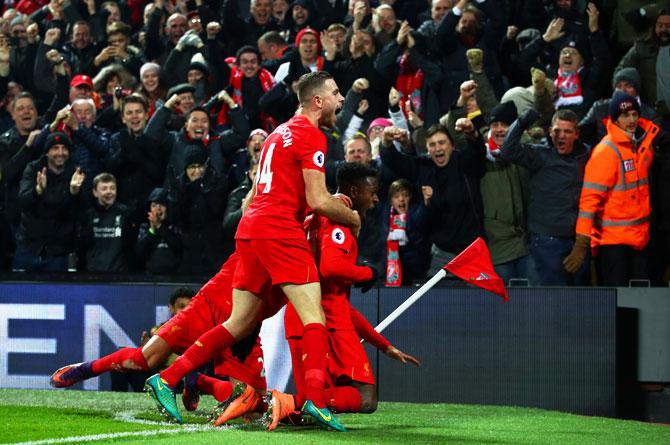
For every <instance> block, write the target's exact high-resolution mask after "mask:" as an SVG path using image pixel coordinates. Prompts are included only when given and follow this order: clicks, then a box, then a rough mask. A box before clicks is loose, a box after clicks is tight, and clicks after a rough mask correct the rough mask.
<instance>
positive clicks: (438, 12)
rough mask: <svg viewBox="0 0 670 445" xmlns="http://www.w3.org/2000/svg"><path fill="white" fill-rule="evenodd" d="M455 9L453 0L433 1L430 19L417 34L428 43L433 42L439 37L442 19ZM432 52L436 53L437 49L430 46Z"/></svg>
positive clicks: (422, 24) (421, 26) (420, 27)
mask: <svg viewBox="0 0 670 445" xmlns="http://www.w3.org/2000/svg"><path fill="white" fill-rule="evenodd" d="M452 7H453V3H452V1H451V0H432V2H431V6H430V19H428V20H425V21H424V22H423V23H421V25H420V26H419V29H417V33H418V34H419V35H420V36H422V37H423V38H424V40H425V41H426V42H433V41H434V39H435V36H436V35H437V28H438V27H439V26H440V23H442V19H444V16H445V15H447V13H448V12H449V11H450V10H451V8H452ZM430 50H431V52H435V48H433V47H432V45H431V46H430Z"/></svg>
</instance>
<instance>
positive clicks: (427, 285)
mask: <svg viewBox="0 0 670 445" xmlns="http://www.w3.org/2000/svg"><path fill="white" fill-rule="evenodd" d="M446 276H447V271H445V270H444V269H440V270H439V271H438V272H437V273H436V274H435V275H433V278H431V279H430V280H428V281H427V282H426V283H425V284H424V285H423V286H421V287H420V288H419V289H418V290H417V291H416V292H414V293H413V294H412V295H410V297H409V298H408V299H407V300H405V301H404V302H403V303H402V304H401V305H400V306H398V307H397V308H396V309H395V310H394V311H393V312H391V313H390V314H389V315H388V317H386V318H385V319H384V320H382V322H381V323H379V324H378V325H377V327H376V328H375V331H377V332H381V331H383V330H384V329H386V328H387V327H388V325H390V324H391V323H393V322H394V321H395V319H396V318H398V317H400V315H401V314H402V313H403V312H405V311H406V310H407V309H409V307H410V306H411V305H413V304H414V303H416V302H417V301H418V300H419V298H421V297H423V295H424V294H425V293H426V292H428V291H429V290H430V289H431V288H432V287H433V286H435V284H437V282H438V281H440V280H441V279H442V278H444V277H446Z"/></svg>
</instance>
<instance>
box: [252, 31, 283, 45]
mask: <svg viewBox="0 0 670 445" xmlns="http://www.w3.org/2000/svg"><path fill="white" fill-rule="evenodd" d="M258 40H260V41H262V42H264V43H265V44H266V45H277V46H286V40H284V38H283V37H282V36H281V34H279V33H278V32H277V31H268V32H266V33H265V34H263V35H262V36H260V38H259V39H258Z"/></svg>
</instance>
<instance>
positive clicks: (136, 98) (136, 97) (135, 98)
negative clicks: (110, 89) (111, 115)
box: [121, 93, 149, 113]
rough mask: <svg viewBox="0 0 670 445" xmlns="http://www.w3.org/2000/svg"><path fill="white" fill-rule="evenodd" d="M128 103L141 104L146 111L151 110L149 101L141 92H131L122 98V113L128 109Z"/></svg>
mask: <svg viewBox="0 0 670 445" xmlns="http://www.w3.org/2000/svg"><path fill="white" fill-rule="evenodd" d="M128 104H140V105H142V108H144V112H145V113H146V112H147V111H149V103H148V102H147V100H146V98H145V97H144V96H142V95H141V94H139V93H133V94H129V95H128V96H126V97H124V98H123V99H122V101H121V113H123V112H124V111H125V110H126V105H128Z"/></svg>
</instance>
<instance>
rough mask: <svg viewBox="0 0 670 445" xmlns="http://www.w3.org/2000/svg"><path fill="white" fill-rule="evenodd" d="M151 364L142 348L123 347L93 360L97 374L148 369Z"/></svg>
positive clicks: (92, 368) (93, 367)
mask: <svg viewBox="0 0 670 445" xmlns="http://www.w3.org/2000/svg"><path fill="white" fill-rule="evenodd" d="M148 369H149V365H147V361H146V359H145V358H144V356H143V355H142V348H121V349H119V350H118V351H116V352H113V353H111V354H109V355H106V356H104V357H101V358H99V359H97V360H93V361H92V362H91V370H92V371H93V373H94V374H95V375H99V374H102V373H103V372H107V371H147V370H148Z"/></svg>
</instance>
